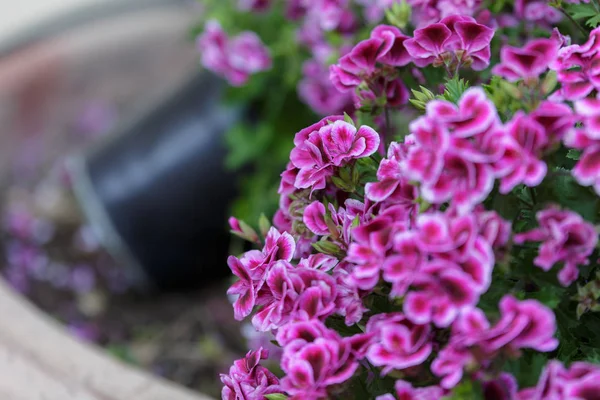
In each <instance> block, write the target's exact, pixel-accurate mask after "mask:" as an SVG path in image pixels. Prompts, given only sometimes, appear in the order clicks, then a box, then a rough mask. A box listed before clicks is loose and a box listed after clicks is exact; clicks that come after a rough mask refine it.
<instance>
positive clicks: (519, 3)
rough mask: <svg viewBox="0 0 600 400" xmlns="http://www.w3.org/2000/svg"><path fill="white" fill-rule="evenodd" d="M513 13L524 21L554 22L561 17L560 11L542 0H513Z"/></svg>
mask: <svg viewBox="0 0 600 400" xmlns="http://www.w3.org/2000/svg"><path fill="white" fill-rule="evenodd" d="M515 15H516V16H517V17H518V18H521V19H523V20H526V21H536V22H544V23H549V24H555V23H557V22H559V21H560V20H561V19H562V15H561V13H560V11H558V10H557V9H556V8H554V7H551V6H550V5H549V4H548V3H547V2H546V1H544V0H515Z"/></svg>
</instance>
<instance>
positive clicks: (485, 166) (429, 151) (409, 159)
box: [400, 89, 503, 213]
mask: <svg viewBox="0 0 600 400" xmlns="http://www.w3.org/2000/svg"><path fill="white" fill-rule="evenodd" d="M499 125H500V122H499V118H498V115H497V112H496V109H495V107H494V105H493V104H492V103H491V101H490V100H488V99H487V98H486V96H485V93H484V92H483V91H482V90H481V89H469V90H468V91H466V92H465V93H464V95H463V97H462V98H461V99H460V101H459V104H458V106H456V105H454V104H452V103H450V102H447V101H441V100H434V101H431V102H429V103H428V105H427V114H426V115H425V116H424V117H421V118H419V119H417V120H415V121H413V122H412V123H411V125H410V131H411V135H409V136H408V137H407V138H406V140H409V141H411V142H414V144H413V145H411V146H409V147H408V154H407V156H406V157H405V159H404V160H402V161H401V162H400V166H401V169H402V172H403V173H404V175H405V176H406V177H407V178H408V179H410V180H414V181H417V182H419V183H421V187H420V193H421V196H422V197H423V198H424V199H425V200H427V201H428V202H429V203H432V204H442V203H444V202H447V201H450V200H452V203H453V205H455V206H456V207H457V209H458V210H459V212H461V213H464V212H467V211H469V210H471V209H472V208H473V207H474V206H475V205H476V204H478V203H480V202H482V201H483V200H484V199H485V198H486V197H487V196H488V194H489V193H490V191H491V190H492V188H493V185H494V179H495V176H496V172H495V170H494V168H493V164H492V163H493V162H495V161H496V160H498V159H499V158H500V157H501V155H502V152H503V145H502V135H503V133H502V131H501V130H500V129H499Z"/></svg>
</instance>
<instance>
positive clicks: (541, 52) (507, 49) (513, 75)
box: [492, 39, 559, 82]
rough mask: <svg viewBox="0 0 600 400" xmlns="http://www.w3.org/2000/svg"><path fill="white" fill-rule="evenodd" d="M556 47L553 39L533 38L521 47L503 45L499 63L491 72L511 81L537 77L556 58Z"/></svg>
mask: <svg viewBox="0 0 600 400" xmlns="http://www.w3.org/2000/svg"><path fill="white" fill-rule="evenodd" d="M558 48H559V44H558V42H557V41H556V40H553V39H534V40H531V41H529V42H527V44H526V45H525V46H524V47H522V48H518V47H512V46H508V45H504V46H503V47H502V49H501V50H500V64H497V65H496V66H495V67H494V68H493V70H492V72H493V73H494V74H496V75H500V76H502V77H504V78H506V79H508V80H509V81H511V82H514V81H518V80H520V79H523V80H525V81H528V80H530V79H537V78H539V76H540V75H542V74H543V73H544V72H546V71H547V70H548V65H549V64H551V63H553V62H554V60H556V58H557V57H558Z"/></svg>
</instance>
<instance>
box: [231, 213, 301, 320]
mask: <svg viewBox="0 0 600 400" xmlns="http://www.w3.org/2000/svg"><path fill="white" fill-rule="evenodd" d="M233 222H234V223H233V226H235V225H236V223H235V222H236V221H233ZM295 248H296V243H295V241H294V238H292V236H291V235H290V234H288V233H286V232H284V233H280V232H279V231H278V230H277V229H275V228H271V229H270V230H269V232H268V234H267V237H266V238H265V246H264V248H263V250H262V251H258V250H251V251H248V252H246V253H245V254H244V255H243V257H242V258H241V259H238V258H236V257H234V256H230V257H229V258H228V259H227V264H228V265H229V268H231V271H232V272H233V274H234V275H235V276H237V277H238V278H239V280H238V281H237V282H235V283H234V284H233V285H231V287H230V288H229V290H228V291H227V293H228V294H230V295H231V294H233V295H238V297H237V299H236V300H235V302H234V304H233V309H234V313H235V318H236V319H237V320H242V319H244V318H245V317H247V316H248V315H250V313H251V312H252V309H253V308H254V306H255V304H256V297H257V293H258V291H259V290H260V289H261V288H262V286H263V284H264V282H265V278H266V275H267V273H268V271H269V269H270V268H271V266H272V265H273V264H274V263H276V262H277V261H279V260H283V261H290V260H291V259H292V257H293V256H294V252H295Z"/></svg>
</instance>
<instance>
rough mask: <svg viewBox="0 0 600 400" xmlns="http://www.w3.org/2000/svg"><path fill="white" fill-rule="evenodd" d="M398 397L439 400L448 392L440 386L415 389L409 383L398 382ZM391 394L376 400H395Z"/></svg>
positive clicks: (414, 399) (410, 399)
mask: <svg viewBox="0 0 600 400" xmlns="http://www.w3.org/2000/svg"><path fill="white" fill-rule="evenodd" d="M394 389H395V390H396V397H397V398H398V399H400V400H439V399H441V398H442V397H443V396H445V395H446V394H447V391H446V390H444V389H442V388H441V387H439V386H427V387H420V388H414V387H413V386H412V385H411V384H410V383H409V382H407V381H403V380H400V379H399V380H397V381H396V384H395V385H394ZM396 397H394V396H393V395H391V394H384V395H383V396H378V397H377V398H376V400H395V399H396Z"/></svg>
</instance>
